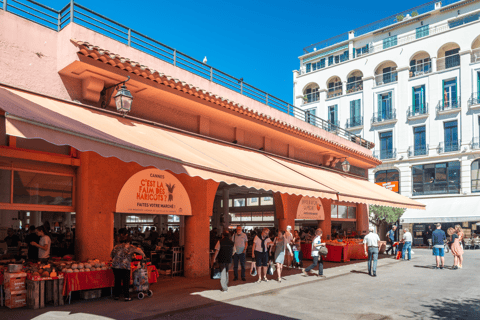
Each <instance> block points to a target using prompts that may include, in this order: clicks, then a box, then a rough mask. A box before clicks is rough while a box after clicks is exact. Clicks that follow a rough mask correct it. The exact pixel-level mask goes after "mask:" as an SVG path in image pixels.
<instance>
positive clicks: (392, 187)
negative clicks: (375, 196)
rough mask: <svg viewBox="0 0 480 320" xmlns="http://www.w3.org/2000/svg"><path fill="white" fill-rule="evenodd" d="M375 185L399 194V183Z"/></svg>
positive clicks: (378, 183) (379, 183)
mask: <svg viewBox="0 0 480 320" xmlns="http://www.w3.org/2000/svg"><path fill="white" fill-rule="evenodd" d="M375 184H377V185H379V186H381V187H384V188H385V189H388V190H390V191H393V192H397V193H398V184H399V183H398V181H390V182H375Z"/></svg>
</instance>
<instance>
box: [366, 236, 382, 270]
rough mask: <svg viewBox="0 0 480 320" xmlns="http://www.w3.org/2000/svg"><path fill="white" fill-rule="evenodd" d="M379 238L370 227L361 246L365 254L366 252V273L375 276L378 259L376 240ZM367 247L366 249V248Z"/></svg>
mask: <svg viewBox="0 0 480 320" xmlns="http://www.w3.org/2000/svg"><path fill="white" fill-rule="evenodd" d="M379 241H380V238H379V237H378V234H376V233H375V229H374V228H373V227H370V233H369V234H367V235H366V236H365V238H363V246H364V248H365V254H368V274H369V275H371V276H373V277H376V276H377V261H378V242H379ZM367 247H368V249H367Z"/></svg>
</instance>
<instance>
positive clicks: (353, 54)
mask: <svg viewBox="0 0 480 320" xmlns="http://www.w3.org/2000/svg"><path fill="white" fill-rule="evenodd" d="M352 56H353V59H355V48H353V52H352Z"/></svg>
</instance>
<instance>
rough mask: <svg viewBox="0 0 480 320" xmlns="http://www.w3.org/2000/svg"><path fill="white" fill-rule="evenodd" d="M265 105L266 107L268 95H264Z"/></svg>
mask: <svg viewBox="0 0 480 320" xmlns="http://www.w3.org/2000/svg"><path fill="white" fill-rule="evenodd" d="M265 104H266V105H267V106H268V93H267V94H265Z"/></svg>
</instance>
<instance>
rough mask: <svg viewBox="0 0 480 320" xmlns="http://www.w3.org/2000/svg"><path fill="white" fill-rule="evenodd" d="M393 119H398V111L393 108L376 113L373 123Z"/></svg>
mask: <svg viewBox="0 0 480 320" xmlns="http://www.w3.org/2000/svg"><path fill="white" fill-rule="evenodd" d="M392 120H397V112H396V110H395V109H392V110H391V111H390V112H382V113H374V114H373V117H372V124H380V123H382V122H387V121H392Z"/></svg>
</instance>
